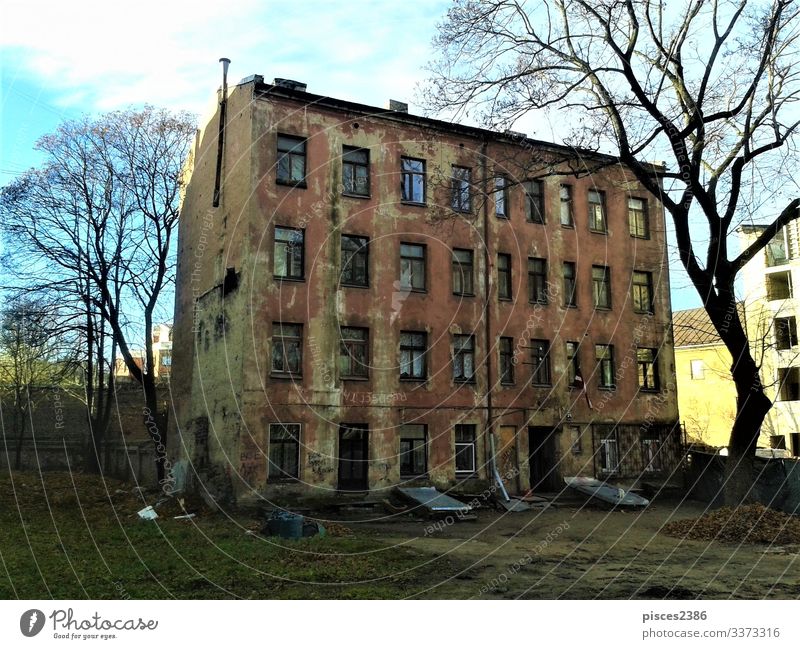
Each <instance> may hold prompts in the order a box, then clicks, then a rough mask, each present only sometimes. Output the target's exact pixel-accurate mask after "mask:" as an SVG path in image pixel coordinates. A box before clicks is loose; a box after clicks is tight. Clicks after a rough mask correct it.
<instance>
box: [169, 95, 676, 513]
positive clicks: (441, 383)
mask: <svg viewBox="0 0 800 649" xmlns="http://www.w3.org/2000/svg"><path fill="white" fill-rule="evenodd" d="M229 115H230V116H231V117H230V119H229V124H228V129H227V131H226V132H227V140H226V153H225V167H224V183H223V192H222V196H223V203H222V205H221V207H220V209H219V210H209V207H208V206H210V203H211V193H212V192H213V170H214V163H215V159H214V156H215V155H216V132H217V125H216V123H215V120H214V119H212V121H211V122H209V124H208V125H207V127H206V129H205V131H203V132H202V133H201V134H200V135H199V137H198V147H197V152H196V160H197V161H196V162H195V166H194V170H193V173H192V175H191V183H190V184H189V186H188V188H187V192H186V198H185V201H184V206H183V211H182V216H181V232H180V252H179V259H180V262H179V274H178V291H177V296H176V311H177V313H176V321H175V330H176V333H175V352H174V354H175V361H174V365H175V368H174V369H175V374H174V376H175V377H178V376H186V377H188V376H191V377H192V379H191V381H188V380H187V381H185V382H183V381H176V380H174V382H175V383H179V386H178V389H177V390H176V391H175V397H176V408H177V410H178V421H179V422H183V423H182V424H181V425H182V426H184V427H185V426H188V424H187V422H193V423H192V424H191V426H188V427H189V428H191V427H192V426H196V425H197V422H198V421H201V423H202V418H203V417H207V419H208V422H209V438H210V439H212V440H214V441H213V443H212V442H209V457H208V458H207V461H208V462H210V463H211V464H215V463H221V465H222V466H224V467H225V468H224V472H225V473H226V475H228V476H230V481H231V485H232V489H233V491H234V492H235V493H236V494H238V495H239V496H240V497H242V498H250V497H255V496H256V494H262V495H266V496H267V497H280V496H283V495H287V494H294V495H309V494H312V495H314V496H323V497H324V496H326V495H332V494H334V493H335V490H336V484H337V459H336V458H337V457H338V448H337V445H338V429H339V424H341V423H345V422H346V423H367V424H368V425H369V430H370V433H369V457H370V465H369V486H370V490H372V491H378V492H380V490H382V489H389V488H391V487H392V486H394V485H396V484H397V483H398V482H399V481H400V476H399V461H398V457H397V456H398V441H397V431H398V426H400V425H401V424H403V423H424V424H427V426H428V439H429V447H428V480H429V482H430V483H431V484H435V485H438V486H441V487H445V486H448V485H451V484H453V482H454V481H455V468H454V460H453V453H454V450H453V449H454V432H453V424H454V423H458V422H461V423H473V424H475V425H476V428H477V431H478V445H477V453H478V458H477V463H478V467H479V469H478V472H477V474H476V476H475V479H476V480H478V481H486V480H487V479H488V478H489V471H488V467H487V462H488V458H489V446H488V441H487V437H486V435H485V430H486V428H487V423H488V422H487V416H486V393H487V388H488V385H487V377H486V373H485V371H484V369H483V366H484V364H485V360H486V358H485V357H486V355H487V352H488V360H489V362H490V363H491V367H492V375H493V377H494V380H495V381H496V378H497V376H498V350H497V346H496V345H497V338H498V337H499V336H512V337H513V338H514V340H515V346H516V347H518V348H519V353H520V356H519V364H518V365H517V367H516V374H517V383H516V385H515V386H513V387H505V386H499V385H497V386H495V387H494V390H493V401H494V403H493V414H494V417H493V421H492V425H493V426H494V427H495V428H499V427H500V426H507V427H508V426H514V427H515V428H516V430H517V433H516V435H509V434H508V431H510V430H511V429H510V428H506V429H504V430H505V437H503V436H498V439H499V442H498V451H497V455H498V458H500V457H503V458H505V460H504V461H509V460H510V458H513V459H514V462H516V464H517V465H518V469H519V473H518V475H516V476H515V477H514V480H513V481H512V482H513V483H514V484H513V485H512V486H513V487H514V490H515V491H516V490H522V491H524V490H526V489H528V488H529V486H530V482H529V477H530V472H529V469H528V466H527V462H528V455H529V448H528V434H527V426H549V427H551V428H556V429H559V428H560V426H561V425H562V424H563V423H565V422H567V421H568V420H569V421H570V423H580V424H581V425H583V426H589V425H590V424H592V423H601V422H616V421H620V422H623V423H628V424H635V423H638V422H643V421H645V420H650V421H658V422H665V423H667V422H674V421H675V420H676V419H677V406H676V400H675V391H674V382H673V380H672V377H673V375H674V357H673V352H672V332H671V327H670V324H669V323H670V322H671V312H670V302H669V283H668V278H667V263H666V242H665V238H664V237H665V231H664V219H663V213H662V209H661V206H660V204H659V203H658V202H657V201H656V200H655V199H653V197H648V198H649V200H648V209H649V216H650V228H651V233H652V236H651V239H650V240H641V239H634V238H632V237H631V236H630V235H629V233H628V223H627V207H626V201H627V197H628V194H629V192H632V193H633V194H634V195H637V196H642V197H647V195H646V193H645V192H644V191H642V190H641V189H640V188H639V187H638V186H637V185H636V183H634V182H633V181H632V179H631V178H630V177H629V174H627V173H626V171H625V170H624V169H622V168H619V167H612V168H609V169H606V170H604V171H603V172H602V174H600V175H597V176H595V177H594V178H578V179H574V178H571V179H569V181H568V182H569V183H570V184H572V186H573V196H574V214H575V220H576V227H575V228H573V229H568V228H564V227H562V226H561V225H560V223H559V219H558V213H559V183H560V182H565V181H564V180H563V179H560V178H559V177H558V176H552V177H548V178H546V180H545V184H546V188H545V199H546V214H547V224H546V225H537V224H532V223H526V222H525V215H524V202H523V201H524V197H523V193H522V188H521V187H520V186H513V187H512V188H511V196H510V203H509V207H510V213H511V218H510V219H508V220H506V219H499V218H496V217H495V215H494V204H493V202H492V201H491V200H489V201H488V203H486V205H485V209H486V210H487V211H488V227H489V240H488V262H489V275H490V278H491V295H490V298H489V309H490V323H491V325H490V329H491V334H490V336H491V338H490V341H489V342H490V344H489V345H487V341H486V335H485V328H484V321H483V309H484V301H485V295H484V288H483V276H484V268H485V264H486V260H485V259H484V254H483V252H482V251H483V239H484V238H483V209H484V201H483V200H481V199H480V198H479V197H477V198H476V199H475V200H474V201H473V215H472V216H471V217H469V218H467V219H462V218H458V219H452V218H449V216H451V215H452V212H451V211H450V210H449V209H448V206H449V200H450V199H449V192H450V186H449V176H450V167H451V165H452V164H456V165H462V166H467V167H471V168H472V174H473V181H479V180H481V179H482V178H483V174H484V173H486V174H487V178H492V177H493V176H494V174H495V173H496V172H498V171H501V170H502V172H503V173H506V174H508V175H509V176H510V177H512V178H516V179H523V178H524V177H526V175H527V174H529V173H531V169H530V160H531V156H532V155H535V156H539V157H540V158H542V160H543V161H546V154H543V153H541V152H539V151H538V150H533V151H531V150H530V149H527V150H526V149H524V148H522V147H520V146H519V145H516V144H509V143H508V142H499V141H489V142H488V143H486V145H485V146H486V149H485V150H486V164H485V165H484V163H483V156H482V152H483V150H484V149H483V147H484V142H483V141H482V139H479V138H478V137H476V136H474V135H465V134H462V133H456V132H448V131H444V130H441V129H434V128H431V127H429V126H427V125H425V124H415V123H412V122H406V123H403V122H402V120H403V116H399V117H400V120H401V121H396V120H394V119H393V118H392V116H391V115H390V116H389V117H388V118H387V117H386V116H383V117H381V116H379V115H375V116H369V115H364V114H362V113H360V112H357V111H356V112H352V113H351V112H349V111H348V110H347V109H346V108H343V109H333V108H328V107H325V106H321V105H315V104H311V105H309V104H307V103H305V102H303V101H295V100H291V99H286V98H283V99H281V98H277V97H275V98H273V97H270V98H264V97H259V98H255V99H253V84H246V85H242V86H239V87H237V88H235V89H234V91H233V92H232V94H231V98H230V105H229ZM215 119H216V118H215ZM277 133H282V134H288V135H298V136H303V137H306V138H308V143H307V188H305V189H301V188H292V187H285V186H281V185H278V184H276V181H275V168H274V165H275V161H276V155H275V151H276V138H277ZM342 145H348V146H357V147H364V148H369V150H370V156H371V157H370V183H371V196H370V197H369V198H354V197H348V196H343V195H342V194H341V190H340V179H341V162H340V158H339V156H340V155H341V151H342ZM401 156H409V157H416V158H423V159H425V160H426V161H427V177H428V207H429V209H425V208H421V207H418V206H410V205H404V204H402V203H401V202H400V190H399V186H400V173H399V168H400V164H399V163H400V157H401ZM594 185H596V186H597V187H598V188H600V189H602V190H604V191H605V192H606V205H607V214H608V221H609V231H608V234H607V235H600V234H595V233H591V232H589V230H588V227H587V213H588V204H587V199H586V193H587V190H588V189H589V188H590V187H592V186H594ZM443 217H444V218H443ZM204 218H205V219H206V220H205V221H204ZM209 218H210V219H211V221H212V223H213V227H212V228H211V232H208V230H209V228H207V227H206V232H205V234H206V236H207V238H208V239H209V240H212V239H213V241H214V242H215V245H216V247H215V249H214V250H213V254H212V250H211V247H210V246H209V248H208V249H207V252H206V256H203V259H202V264H201V268H200V270H199V271H198V272H197V273H196V274H195V275H194V276H193V275H191V272H192V271H193V270H195V271H196V265H197V262H196V261H195V260H194V259H193V256H196V254H197V251H198V249H199V242H200V237H201V236H202V233H203V228H204V224H207V221H208V219H209ZM276 224H277V225H281V226H289V227H295V228H302V229H304V231H305V278H304V280H303V281H289V280H276V279H273V272H272V271H273V259H272V245H273V234H274V228H275V225H276ZM342 232H344V233H347V234H356V235H362V236H368V237H369V238H370V251H369V256H370V257H369V261H370V271H369V272H370V286H369V288H339V287H338V273H339V270H338V269H339V268H340V264H341V260H340V236H341V233H342ZM400 242H409V243H422V244H425V245H426V246H427V260H426V264H427V292H426V293H408V292H405V291H401V290H399V284H398V282H397V280H398V278H399V276H400V261H399V252H398V251H399V244H400ZM451 247H461V248H469V249H472V250H474V251H475V253H474V280H475V293H476V294H475V296H474V297H458V296H454V295H453V294H452V289H451V255H450V248H451ZM497 252H506V253H509V254H511V255H512V257H513V261H512V283H513V296H514V300H513V301H510V302H501V301H498V300H497V298H496V295H495V293H494V290H495V287H494V283H495V278H496V268H495V260H496V255H497ZM528 257H546V258H547V259H548V265H549V276H548V279H549V281H550V282H552V283H553V285H554V286H556V287H558V289H560V286H561V275H560V269H561V262H562V261H565V260H567V261H575V262H576V263H577V265H578V278H579V281H578V294H577V295H578V301H577V302H578V305H577V307H576V308H565V307H563V306H561V304H562V299H561V295H560V293H559V292H558V290H556V292H555V293H554V294H553V298H552V299H551V300H550V304H548V305H546V306H535V305H531V304H529V303H528V301H527V266H526V264H527V258H528ZM593 263H594V264H601V265H605V266H610V267H611V268H612V309H611V310H610V311H607V312H603V311H597V310H594V309H593V308H592V306H591V296H592V292H591V291H592V287H591V266H592V264H593ZM229 267H234V268H236V270H237V271H240V283H239V287H238V289H237V291H236V292H235V295H233V296H224V297H223V296H221V289H218V288H216V289H215V288H213V287H215V286H217V285H219V284H221V282H222V278H223V276H224V273H225V269H226V268H229ZM634 268H636V269H637V270H648V271H651V272H652V273H653V277H654V285H655V315H653V316H641V315H636V314H634V313H633V310H632V308H631V305H630V297H629V296H630V277H631V272H632V270H633V269H634ZM198 278H199V279H198ZM198 290H199V293H198ZM204 291H210V293H209V294H208V295H205V296H203V297H202V298H200V301H199V304H200V305H201V309H200V311H201V313H202V317H201V318H200V324H201V326H202V330H203V333H202V336H200V337H199V338H198V337H197V336H196V335H194V336H191V335H189V332H188V329H189V325H190V324H191V322H192V320H191V318H190V316H189V315H188V314H190V313H191V310H192V304H193V302H196V301H197V296H198V295H199V294H202V293H203V292H204ZM220 317H222V319H223V325H222V331H223V332H224V335H223V336H220V335H219V334H218V329H219V327H218V326H217V325H216V324H215V323H216V322H217V320H218V319H219V318H220ZM273 322H287V323H298V324H300V323H301V324H302V325H303V339H304V340H303V372H302V379H297V380H287V379H281V378H276V377H272V376H270V362H271V361H270V358H271V351H270V350H271V344H272V329H273ZM340 326H360V327H367V328H369V332H370V362H371V366H372V369H371V372H370V379H369V380H368V381H340V380H338V378H337V362H338V361H337V358H338V350H339V327H340ZM401 330H415V331H427V332H428V342H429V354H428V370H429V377H428V380H427V381H426V382H424V383H419V382H406V381H401V380H400V379H399V371H398V367H397V365H398V360H397V359H398V349H399V332H400V331H401ZM455 333H473V334H474V335H475V341H476V354H475V356H476V367H477V368H478V372H477V380H476V382H475V384H474V385H459V384H454V383H453V380H452V370H451V363H450V360H451V353H452V334H455ZM533 338H543V339H547V340H549V341H550V343H551V374H552V379H553V386H552V388H550V389H547V388H534V387H531V386H530V385H529V384H527V383H526V382H527V381H529V377H530V366H529V364H527V363H529V355H530V350H529V349H528V346H529V342H528V341H529V340H530V339H533ZM567 340H572V341H578V342H582V343H585V344H584V347H583V348H582V362H581V366H582V369H583V374H584V377H585V378H586V380H587V383H588V384H589V391H590V394H591V398H592V400H593V401H594V405H595V407H594V409H592V410H590V409H589V408H588V407H587V405H586V402H585V398H584V396H583V394H582V393H579V391H577V390H575V389H569V388H568V387H567V376H566V363H567V361H566V352H565V347H564V343H565V342H566V341H567ZM634 341H638V344H640V345H641V346H650V347H655V348H660V349H661V355H660V360H659V363H660V373H661V380H662V385H664V386H665V388H666V389H665V390H664V391H662V393H661V394H657V395H649V394H644V393H639V392H638V388H637V383H636V365H635V360H636V359H635V347H636V342H634ZM595 343H611V344H614V345H615V352H616V367H617V371H618V373H619V372H622V376H620V377H619V379H618V387H617V389H616V390H614V391H613V392H605V393H604V392H599V391H597V388H596V387H595V386H596V384H597V379H596V377H594V376H593V375H592V371H593V367H594V344H595ZM487 347H489V349H487ZM631 355H632V359H631ZM179 370H180V372H181V373H180V374H178V371H179ZM362 404H369V405H362ZM275 422H298V423H301V424H302V440H301V442H302V444H301V452H300V480H299V481H298V482H296V483H291V484H269V483H268V482H267V461H266V454H267V452H268V446H269V443H268V441H269V440H268V430H269V423H275ZM201 428H202V426H201ZM182 437H183V439H182V441H183V449H182V453H183V455H184V456H185V457H190V458H191V457H193V456H194V457H199V455H198V453H197V452H196V451H195V450H194V449H193V444H194V442H193V441H192V438H193V436H192V435H191V434H189V433H188V431H187V434H185V435H183V436H182ZM566 437H567V436H565V435H560V434H558V433H556V449H557V458H556V461H557V462H558V463H559V464H560V466H559V467H558V471H559V472H560V473H561V474H562V475H570V474H572V472H574V473H579V474H589V475H590V474H592V471H593V469H592V466H591V462H587V461H586V459H585V458H584V459H580V458H576V457H575V456H574V455H573V454H572V453H571V452H570V446H571V444H570V442H569V440H568V439H566ZM588 439H589V442H588V443H590V442H591V435H589V438H588ZM589 451H590V452H593V449H589ZM501 469H502V466H501ZM475 486H477V484H476V485H475ZM465 488H467V489H468V488H469V486H465Z"/></svg>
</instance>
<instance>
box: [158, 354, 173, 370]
mask: <svg viewBox="0 0 800 649" xmlns="http://www.w3.org/2000/svg"><path fill="white" fill-rule="evenodd" d="M161 364H162V365H163V366H164V367H170V366H171V365H172V354H161Z"/></svg>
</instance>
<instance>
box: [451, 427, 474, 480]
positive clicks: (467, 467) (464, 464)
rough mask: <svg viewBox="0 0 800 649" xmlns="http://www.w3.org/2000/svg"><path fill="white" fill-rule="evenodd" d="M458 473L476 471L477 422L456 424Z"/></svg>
mask: <svg viewBox="0 0 800 649" xmlns="http://www.w3.org/2000/svg"><path fill="white" fill-rule="evenodd" d="M455 436H456V474H459V473H461V474H464V473H475V466H476V464H477V462H476V457H475V456H476V454H475V450H476V445H475V424H456V426H455Z"/></svg>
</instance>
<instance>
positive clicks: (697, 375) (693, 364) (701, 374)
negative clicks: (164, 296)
mask: <svg viewBox="0 0 800 649" xmlns="http://www.w3.org/2000/svg"><path fill="white" fill-rule="evenodd" d="M689 373H690V375H691V377H692V379H693V380H695V381H701V380H703V379H704V378H706V365H705V363H703V361H701V360H699V359H695V360H692V361H690V363H689Z"/></svg>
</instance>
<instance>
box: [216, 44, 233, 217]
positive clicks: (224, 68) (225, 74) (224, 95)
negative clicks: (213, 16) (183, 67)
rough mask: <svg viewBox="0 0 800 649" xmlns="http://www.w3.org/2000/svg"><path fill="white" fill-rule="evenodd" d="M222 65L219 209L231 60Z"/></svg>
mask: <svg viewBox="0 0 800 649" xmlns="http://www.w3.org/2000/svg"><path fill="white" fill-rule="evenodd" d="M219 62H220V63H222V99H220V101H219V135H218V136H217V170H216V174H215V175H214V200H213V203H212V204H213V206H214V207H219V196H220V189H221V185H222V154H223V151H224V149H223V147H224V141H225V116H226V114H227V112H228V66H229V65H230V64H231V60H230V59H226V58H221V59H220V60H219Z"/></svg>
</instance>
